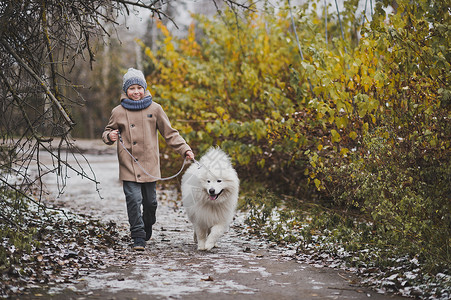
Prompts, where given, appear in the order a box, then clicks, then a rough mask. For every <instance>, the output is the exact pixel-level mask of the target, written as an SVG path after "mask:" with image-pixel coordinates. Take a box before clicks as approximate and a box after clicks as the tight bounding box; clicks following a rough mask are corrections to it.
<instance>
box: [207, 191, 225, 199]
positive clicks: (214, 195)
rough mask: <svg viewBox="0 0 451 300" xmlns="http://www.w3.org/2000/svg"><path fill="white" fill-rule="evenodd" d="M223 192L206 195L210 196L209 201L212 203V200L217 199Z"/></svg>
mask: <svg viewBox="0 0 451 300" xmlns="http://www.w3.org/2000/svg"><path fill="white" fill-rule="evenodd" d="M223 191H224V190H221V191H220V192H219V193H217V194H208V195H209V196H210V200H212V201H214V200H216V199H218V197H219V195H221V194H222V192H223Z"/></svg>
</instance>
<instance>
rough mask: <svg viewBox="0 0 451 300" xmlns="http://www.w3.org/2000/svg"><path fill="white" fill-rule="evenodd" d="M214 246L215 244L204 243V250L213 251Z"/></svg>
mask: <svg viewBox="0 0 451 300" xmlns="http://www.w3.org/2000/svg"><path fill="white" fill-rule="evenodd" d="M215 246H216V244H215V243H208V242H207V243H205V250H207V251H210V250H211V249H213V248H214V247H215Z"/></svg>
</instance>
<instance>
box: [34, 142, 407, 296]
mask: <svg viewBox="0 0 451 300" xmlns="http://www.w3.org/2000/svg"><path fill="white" fill-rule="evenodd" d="M85 147H92V148H96V147H98V148H101V147H106V146H104V145H101V144H97V142H90V144H88V145H85ZM86 157H87V158H88V159H89V161H90V163H91V166H92V168H93V170H94V171H95V174H96V176H97V179H98V180H99V181H100V183H101V185H100V188H101V191H100V194H101V196H102V197H103V198H104V199H99V196H98V194H97V193H96V190H95V185H94V184H93V183H91V182H89V181H88V180H86V179H81V178H80V177H79V176H76V175H75V174H69V175H70V177H71V178H70V179H69V180H68V186H67V189H66V191H65V193H64V195H63V196H61V197H60V198H58V199H56V200H55V201H54V202H55V203H56V204H58V203H59V204H60V205H64V206H65V207H67V208H69V209H70V210H71V211H74V212H78V213H83V214H89V215H92V216H95V217H99V218H101V219H103V220H105V221H109V220H113V221H115V222H116V223H117V224H118V226H119V228H120V231H121V234H122V235H123V236H124V238H126V237H127V236H128V224H127V218H126V209H125V200H124V196H123V192H122V186H121V183H120V182H119V181H118V179H117V176H118V174H117V169H118V166H117V160H116V156H115V154H114V153H112V154H102V155H100V156H99V155H93V154H88V155H86ZM47 187H48V188H49V189H51V190H56V188H57V187H56V185H55V184H54V180H52V178H50V177H49V178H48V179H47ZM158 195H159V208H158V211H157V223H156V225H155V227H154V228H155V229H154V236H153V237H152V239H151V240H150V241H149V242H148V244H147V248H146V250H145V251H144V252H143V253H136V252H133V251H131V250H130V249H126V250H124V252H123V253H119V254H117V253H114V254H112V255H113V256H114V259H112V260H111V263H110V264H109V265H106V266H105V268H104V269H101V270H96V271H93V272H91V273H90V274H89V275H87V276H85V277H83V278H81V279H80V280H78V283H75V284H74V283H69V284H61V285H57V286H53V287H52V288H51V289H50V291H49V295H52V296H51V297H50V296H49V295H46V297H49V298H52V299H69V298H72V299H210V298H211V297H212V296H213V297H214V299H393V298H394V299H403V298H401V297H395V296H391V295H381V294H377V293H375V292H374V291H372V290H369V289H366V288H363V287H359V286H358V285H357V284H356V281H355V278H354V277H353V275H352V274H349V273H347V272H346V271H343V270H335V269H329V268H317V267H313V266H311V265H308V264H302V263H299V262H296V261H295V260H293V259H292V258H291V257H290V251H281V250H280V249H275V248H271V247H270V246H269V245H268V244H267V243H265V242H264V241H260V240H258V239H256V238H254V237H251V236H248V235H247V234H246V230H244V229H245V226H244V225H243V219H244V215H243V214H242V213H239V214H238V215H237V218H236V219H235V221H234V223H233V226H232V228H231V229H230V230H229V231H228V232H227V233H226V234H225V235H224V236H223V237H222V239H220V241H219V248H215V249H213V250H212V251H211V252H203V251H197V249H196V246H195V244H194V243H193V239H192V226H191V224H190V223H188V222H187V219H186V217H185V215H184V211H183V208H179V207H178V205H177V204H178V203H179V202H178V198H179V195H177V193H176V192H174V191H167V190H159V191H158ZM49 198H52V197H49ZM106 251H108V249H106ZM36 298H39V299H42V296H39V297H36Z"/></svg>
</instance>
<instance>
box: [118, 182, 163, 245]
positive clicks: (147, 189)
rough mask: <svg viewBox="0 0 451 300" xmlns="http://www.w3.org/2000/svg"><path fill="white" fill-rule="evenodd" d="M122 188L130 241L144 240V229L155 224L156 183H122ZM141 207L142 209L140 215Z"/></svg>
mask: <svg viewBox="0 0 451 300" xmlns="http://www.w3.org/2000/svg"><path fill="white" fill-rule="evenodd" d="M123 188H124V193H125V201H126V202H127V214H128V222H129V223H130V232H131V237H132V239H136V238H145V236H146V228H147V229H148V228H149V227H150V228H152V225H153V224H155V221H156V217H155V212H156V210H157V192H156V182H146V183H138V182H133V181H124V182H123ZM141 205H142V207H143V210H142V213H141Z"/></svg>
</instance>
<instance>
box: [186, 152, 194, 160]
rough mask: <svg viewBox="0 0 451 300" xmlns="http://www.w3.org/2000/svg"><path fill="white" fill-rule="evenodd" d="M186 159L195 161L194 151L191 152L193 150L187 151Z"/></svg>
mask: <svg viewBox="0 0 451 300" xmlns="http://www.w3.org/2000/svg"><path fill="white" fill-rule="evenodd" d="M185 157H186V158H188V159H191V160H193V159H194V153H193V151H191V150H188V151H186V153H185Z"/></svg>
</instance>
